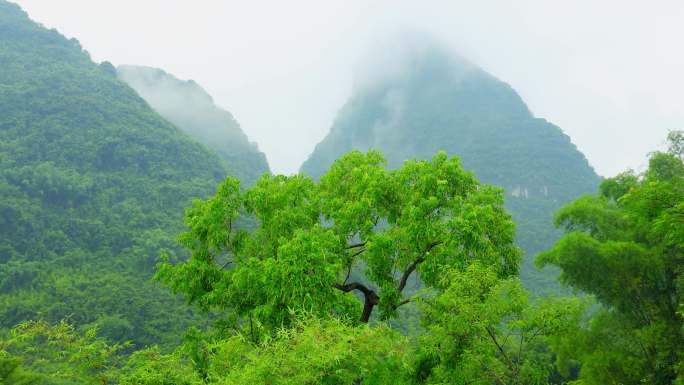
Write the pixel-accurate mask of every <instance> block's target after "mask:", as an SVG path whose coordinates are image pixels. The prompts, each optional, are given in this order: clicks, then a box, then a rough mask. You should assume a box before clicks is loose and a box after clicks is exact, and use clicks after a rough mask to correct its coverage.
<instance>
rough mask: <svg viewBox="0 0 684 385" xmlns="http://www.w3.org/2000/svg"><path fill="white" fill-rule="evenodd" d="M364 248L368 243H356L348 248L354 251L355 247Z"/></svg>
mask: <svg viewBox="0 0 684 385" xmlns="http://www.w3.org/2000/svg"><path fill="white" fill-rule="evenodd" d="M363 246H366V242H360V243H354V244H352V245H349V246H347V249H353V248H355V247H363Z"/></svg>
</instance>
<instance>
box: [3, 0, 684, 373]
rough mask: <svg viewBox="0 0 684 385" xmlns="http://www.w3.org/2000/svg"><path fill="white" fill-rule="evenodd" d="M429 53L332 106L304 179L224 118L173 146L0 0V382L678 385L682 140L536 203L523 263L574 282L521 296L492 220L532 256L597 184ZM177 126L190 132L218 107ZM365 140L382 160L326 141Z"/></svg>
mask: <svg viewBox="0 0 684 385" xmlns="http://www.w3.org/2000/svg"><path fill="white" fill-rule="evenodd" d="M443 59H444V58H443V57H441V56H439V55H437V56H436V57H434V56H430V55H428V56H427V59H425V60H424V61H420V62H418V63H412V64H415V65H411V66H409V67H411V68H413V69H414V72H411V71H409V73H410V74H411V75H410V76H408V79H409V80H405V81H404V82H403V83H402V82H399V83H396V81H397V80H396V79H391V81H388V82H387V83H382V84H384V85H382V86H379V88H378V87H371V88H368V89H366V90H365V91H364V92H362V93H361V96H359V97H358V98H357V99H352V102H350V104H349V105H348V106H347V107H346V108H345V111H343V113H342V114H341V118H340V119H339V120H338V122H337V124H336V126H335V127H338V128H334V129H333V132H332V134H331V137H329V138H328V139H327V140H326V141H324V142H323V143H322V144H321V145H320V146H319V151H317V153H316V154H314V156H313V157H312V159H318V161H320V162H323V163H322V164H324V163H325V162H328V161H329V163H330V167H328V168H326V169H325V170H323V169H321V170H318V171H316V170H314V171H312V174H314V175H316V179H313V178H312V177H310V176H306V175H294V176H282V175H278V176H272V175H270V174H268V173H262V171H265V170H266V169H265V168H259V169H258V170H257V169H253V168H252V167H257V168H258V167H262V166H264V165H265V163H263V162H261V161H263V155H262V154H260V153H258V152H257V151H256V149H255V148H254V147H250V145H249V143H248V142H247V141H246V138H245V137H244V135H242V133H241V131H239V128H238V127H237V126H233V128H231V129H228V128H226V131H225V133H226V135H227V136H226V137H225V138H228V137H230V135H236V136H234V137H233V138H234V139H235V141H234V142H232V145H235V146H237V147H230V146H223V144H221V145H219V146H218V147H212V148H211V149H210V148H207V147H204V146H203V145H201V144H199V143H196V142H194V141H193V139H192V138H191V137H189V136H186V134H185V133H183V132H181V131H179V130H178V129H177V128H176V127H175V126H173V125H172V124H171V123H169V122H167V121H165V120H164V119H163V118H162V117H161V116H160V115H158V114H157V113H156V112H154V111H153V110H152V109H151V108H150V106H149V105H148V104H147V103H146V102H145V101H144V100H143V99H141V98H140V97H139V96H138V95H137V94H136V93H135V92H134V90H133V89H131V88H129V87H128V86H127V85H126V84H124V83H122V82H121V81H120V80H119V78H118V76H117V73H116V71H115V70H114V68H113V67H112V66H111V65H110V64H108V63H103V64H100V65H96V64H94V63H92V61H91V60H90V58H89V57H88V55H87V53H85V52H84V51H83V50H82V49H81V47H80V46H79V45H78V43H77V42H76V41H74V40H66V39H65V38H64V37H62V36H61V35H59V34H58V33H57V32H56V31H49V30H46V29H45V28H43V27H41V26H39V25H37V24H35V23H33V22H31V21H30V20H29V19H28V18H27V16H26V14H25V13H23V12H22V11H21V10H20V9H19V8H18V7H17V6H15V5H13V4H10V3H7V2H5V1H3V0H0V64H1V65H2V68H3V71H2V72H0V241H1V242H0V384H1V385H80V384H106V385H109V384H120V385H170V384H174V385H176V384H181V385H213V384H216V385H229V384H230V385H232V384H235V385H238V384H240V385H243V384H270V385H301V384H325V385H361V384H363V385H385V384H398V385H438V384H439V385H550V384H558V385H560V384H568V385H570V384H572V385H606V384H608V385H638V384H654V385H682V384H684V365H683V364H682V362H684V323H683V318H682V317H684V298H683V297H684V275H683V274H682V273H683V272H684V133H683V132H680V131H673V132H671V133H670V135H669V136H668V141H669V144H670V146H669V149H668V151H667V152H654V153H652V154H651V155H650V159H649V167H648V169H647V170H646V171H645V172H643V173H640V174H637V173H635V172H632V171H628V172H625V173H623V174H620V175H618V176H616V177H614V178H610V179H606V180H604V181H603V182H602V183H601V184H600V186H599V189H598V194H596V195H585V196H582V197H579V198H577V199H575V200H574V201H573V202H571V203H569V204H567V205H565V206H564V207H562V208H561V209H560V210H558V211H557V213H556V219H555V223H556V225H557V226H558V227H559V228H560V230H559V233H564V234H563V235H562V236H561V237H560V239H558V240H557V242H555V245H554V246H549V248H548V249H547V250H546V251H544V252H542V253H540V254H539V255H538V257H537V264H538V265H539V266H549V265H550V266H553V267H555V268H556V269H558V271H559V272H560V281H561V282H562V283H563V284H566V285H567V286H569V288H572V289H574V290H576V294H577V295H575V296H567V297H561V298H559V297H552V296H550V297H543V296H539V295H538V294H539V291H540V286H539V285H540V284H541V283H543V282H541V281H535V280H534V277H533V276H531V275H529V274H528V275H527V276H526V277H523V278H525V279H526V280H527V281H524V282H523V281H522V280H521V279H520V278H519V274H518V273H519V268H520V264H521V259H522V250H521V249H520V248H518V246H516V223H515V221H514V220H515V219H516V218H518V219H520V227H522V232H521V233H520V234H519V235H518V238H517V241H518V242H519V244H520V245H523V246H525V247H526V248H527V250H528V252H529V251H530V250H537V249H540V248H541V247H542V246H543V245H545V244H547V243H549V242H551V240H552V239H553V238H554V237H555V233H554V232H553V231H552V230H548V229H547V228H546V227H545V226H546V215H547V214H548V213H549V212H550V210H552V209H555V208H556V207H557V206H558V205H560V203H561V202H563V201H567V200H571V199H574V197H576V196H578V195H580V194H581V193H582V192H583V191H585V189H588V188H589V187H590V186H591V185H593V184H596V182H597V177H596V176H595V174H594V173H593V171H592V170H591V169H590V168H589V167H588V165H587V164H586V161H585V160H584V158H583V157H582V156H581V155H580V154H579V153H578V152H577V151H576V150H575V149H574V148H573V147H572V145H571V144H570V143H569V141H568V140H567V138H566V137H564V136H563V135H562V134H561V133H560V131H559V130H558V129H557V128H555V127H553V126H550V125H548V124H547V123H545V122H542V121H540V120H538V119H534V118H533V117H532V116H531V115H530V114H529V112H528V111H527V109H526V107H525V106H524V104H522V102H521V101H520V100H519V98H518V97H517V95H515V93H514V92H513V91H512V90H511V89H510V88H508V87H506V86H505V85H502V84H501V83H500V82H498V81H496V80H495V79H493V78H491V77H489V76H488V75H486V74H484V73H483V72H481V71H480V70H477V69H473V68H471V67H469V66H468V65H466V64H464V63H460V65H461V67H458V68H460V69H461V70H460V72H459V71H455V72H451V75H450V76H453V77H454V79H452V80H453V81H451V82H449V81H443V80H444V79H445V78H444V77H443V76H442V75H444V72H445V71H451V70H452V69H453V68H454V66H453V65H454V62H452V61H449V60H446V61H445V60H443ZM136 71H138V70H136ZM146 71H147V70H144V71H142V72H146ZM154 73H155V74H157V75H159V76H161V79H157V80H155V82H156V81H159V82H161V83H164V84H166V83H165V82H168V84H167V85H168V86H169V87H171V88H173V87H176V86H179V87H180V85H179V84H176V83H177V81H176V80H175V79H172V78H167V75H165V74H161V75H160V74H159V73H158V72H154ZM430 74H431V75H430ZM428 75H430V76H434V78H431V77H430V76H428ZM155 76H156V75H155ZM155 82H153V83H152V84H151V85H150V87H152V88H156V87H161V88H162V89H164V87H166V85H160V84H157V83H155ZM184 84H185V83H184ZM397 84H399V85H400V86H398V88H397V86H396V85H397ZM423 84H426V85H428V86H429V87H423V86H422V85H423ZM185 85H186V86H189V87H190V91H188V92H190V93H192V92H196V93H198V95H199V96H200V99H201V100H203V102H202V103H200V104H202V105H204V106H205V107H206V108H208V110H212V111H214V112H217V111H215V106H213V104H211V103H209V102H210V99H209V100H208V101H207V99H206V97H205V96H206V95H205V94H204V93H203V92H201V89H199V88H197V87H196V86H195V85H193V84H185ZM150 92H151V91H150ZM183 95H185V96H187V95H186V94H184V93H182V92H180V91H178V93H177V94H176V95H174V97H183ZM203 98H204V99H203ZM440 98H443V100H444V105H445V106H459V107H462V106H465V108H462V109H461V108H456V109H453V111H452V110H451V109H442V107H440V106H435V105H434V104H432V102H434V100H441V99H440ZM414 99H415V100H414ZM412 100H413V101H412ZM408 101H412V102H411V103H407V102H408ZM414 102H415V103H418V104H415V103H414ZM420 103H423V104H420ZM409 106H411V108H408V107H409ZM160 110H161V109H160ZM390 110H391V111H390ZM413 110H415V111H417V112H412V111H413ZM444 111H447V112H444ZM160 112H161V111H160ZM452 112H453V114H452V115H449V114H451V113H452ZM217 114H218V115H217V116H221V117H224V118H225V117H226V116H228V117H229V115H225V114H222V113H219V112H217ZM383 114H384V115H383ZM186 117H187V118H188V119H190V120H192V119H195V118H192V119H191V117H192V114H189V115H188V116H186ZM179 119H180V118H179ZM196 119H197V120H192V121H193V122H195V123H192V124H188V126H185V127H184V129H185V130H187V131H188V132H189V133H190V134H192V135H198V136H199V139H198V140H200V141H202V135H210V134H211V133H215V132H224V131H221V130H223V129H224V128H225V127H224V126H223V125H222V124H224V123H227V122H232V120H226V121H222V122H223V123H221V124H218V123H217V125H216V126H211V127H208V128H207V130H208V131H205V132H203V133H199V131H194V130H201V129H202V127H203V125H202V124H203V123H201V122H202V119H200V118H199V117H197V118H196ZM454 119H456V120H454ZM458 119H461V120H460V122H461V123H459V124H455V125H452V123H454V122H456V121H459V120H458ZM364 122H366V123H364ZM368 122H374V123H373V125H372V129H373V131H374V133H373V135H374V136H369V132H368V131H367V128H368V127H369V126H368V125H367V124H368ZM179 124H180V123H179ZM193 124H196V126H194V125H193ZM441 126H443V127H445V128H443V129H442V130H441V131H440V130H437V129H436V127H441ZM222 127H223V128H222ZM417 127H422V128H424V129H425V130H430V131H425V132H424V133H422V134H421V136H420V137H421V138H425V139H423V141H422V142H420V141H410V139H411V138H412V135H415V132H414V131H412V130H415V129H416V128H417ZM352 129H354V130H356V129H358V130H359V131H358V132H356V133H355V134H354V135H355V136H354V135H352V140H351V141H350V142H344V140H346V139H345V138H347V139H348V138H349V137H348V136H347V135H348V133H349V132H350V130H352ZM388 129H389V130H391V131H392V135H386V134H387V133H388V131H387V130H388ZM452 129H453V131H456V132H457V133H458V137H456V136H455V135H454V132H452V131H450V130H452ZM230 130H233V131H230ZM235 130H237V131H235ZM378 130H380V131H378ZM382 130H385V131H384V132H383V131H382ZM469 130H470V131H469ZM431 132H435V133H438V135H436V136H435V138H437V139H434V138H433V139H431V135H432V134H431ZM380 134H382V135H380ZM240 135H242V136H240ZM383 135H384V136H383ZM440 135H441V136H440ZM236 138H241V139H236ZM464 138H465V139H464ZM206 139H207V138H206V137H204V140H206ZM380 139H381V140H380ZM433 140H435V142H432V141H433ZM487 141H489V142H490V143H491V148H490V147H488V146H487V143H488V142H487ZM340 143H341V144H340ZM345 143H346V144H345ZM378 143H380V144H382V145H383V146H387V148H388V149H389V151H390V152H389V156H388V159H387V160H386V159H385V158H384V156H383V155H382V154H381V153H380V152H379V151H377V150H372V149H370V150H368V151H366V152H360V151H350V152H347V149H346V147H349V148H353V147H370V146H375V145H377V144H378ZM409 143H410V144H411V146H409V145H408V144H409ZM437 143H440V146H441V145H448V146H447V147H449V148H450V149H451V150H452V151H456V150H458V151H462V152H463V153H464V154H465V155H464V156H466V157H465V158H464V161H463V162H464V164H465V166H463V165H462V164H461V160H460V159H459V158H457V157H450V156H449V155H447V153H446V152H444V151H439V152H436V154H435V153H434V152H435V151H434V150H431V148H433V147H435V146H436V145H437ZM459 146H461V147H459ZM554 146H555V147H554ZM237 148H242V150H238V149H237ZM232 149H235V152H234V153H233V152H231V151H232ZM454 149H455V150H454ZM213 150H215V151H216V152H218V154H217V153H215V152H213ZM243 150H244V151H246V152H245V153H241V152H239V151H243ZM337 151H342V152H346V153H344V154H342V153H340V154H339V157H337V156H335V158H332V155H331V154H334V153H336V152H337ZM431 151H432V152H431ZM239 154H246V155H245V158H244V159H243V160H244V163H240V162H239V161H231V159H232V158H231V157H235V159H238V158H239V156H238V155H239ZM406 154H410V155H411V156H410V157H413V158H417V159H421V158H422V159H429V160H415V159H414V160H408V161H404V160H403V159H404V158H406V157H407V155H406ZM476 155H477V156H476ZM316 157H320V158H316ZM325 157H330V158H325ZM312 162H313V161H311V160H310V161H309V162H308V163H307V164H306V165H305V168H307V167H308V168H314V163H312ZM469 168H474V169H476V170H477V171H478V173H479V174H478V175H481V176H482V177H483V178H484V179H485V180H499V181H501V184H503V185H504V187H506V188H507V190H504V189H501V188H499V187H495V186H492V185H488V184H484V183H481V182H480V181H479V180H478V179H477V178H476V176H475V174H474V173H472V172H469V171H466V170H468V169H469ZM561 171H562V172H561ZM255 172H259V173H262V175H261V176H260V177H259V178H257V177H256V174H255ZM230 174H233V175H240V176H243V177H244V178H245V179H246V180H245V181H241V180H239V179H238V178H236V177H233V176H228V175H230ZM540 186H541V187H543V188H540ZM504 191H508V193H504ZM212 194H213V195H212ZM505 201H506V202H505ZM504 203H506V205H507V206H508V207H509V208H511V209H512V211H513V213H514V215H510V214H509V213H508V212H507V210H506V208H505V204H504ZM183 209H185V217H184V218H185V226H183V220H182V219H183V214H182V213H183ZM534 232H537V234H534ZM179 234H180V235H179ZM533 235H534V237H533ZM160 257H161V258H160ZM522 266H523V272H524V271H525V270H524V269H525V268H526V266H528V265H525V264H523V265H522ZM153 276H154V277H155V278H156V279H155V280H152V279H151V278H152V277H153ZM523 283H525V285H523ZM524 286H532V287H534V288H535V291H528V289H526V288H525V287H524ZM180 297H182V298H180ZM182 299H185V301H186V302H187V304H183V303H182ZM188 304H190V305H192V306H189V305H188Z"/></svg>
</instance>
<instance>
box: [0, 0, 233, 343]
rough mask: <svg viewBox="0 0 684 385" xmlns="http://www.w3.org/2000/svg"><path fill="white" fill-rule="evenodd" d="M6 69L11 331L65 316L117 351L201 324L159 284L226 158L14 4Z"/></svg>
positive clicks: (1, 29) (0, 298) (5, 37)
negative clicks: (162, 267)
mask: <svg viewBox="0 0 684 385" xmlns="http://www.w3.org/2000/svg"><path fill="white" fill-rule="evenodd" d="M0 67H2V71H0V328H2V327H12V326H14V325H16V324H18V323H19V322H21V321H24V320H27V319H44V320H46V321H50V322H58V321H60V320H62V319H67V318H68V319H69V322H71V323H74V324H76V325H77V326H79V327H80V326H83V325H88V324H91V325H92V324H96V325H98V326H99V327H100V330H101V331H102V335H104V336H107V337H108V338H111V339H112V340H115V341H121V342H122V341H126V340H132V341H133V342H134V343H136V344H140V345H144V344H152V343H155V344H156V343H160V344H162V345H163V344H166V343H170V342H171V341H173V340H177V339H178V338H179V336H180V335H181V334H182V331H183V330H185V328H186V327H187V326H188V325H189V324H190V320H191V319H193V320H194V318H192V317H194V316H193V315H192V314H191V312H190V311H189V310H188V308H187V307H185V306H183V305H182V303H181V301H179V300H178V299H177V298H175V297H174V296H173V295H171V294H170V293H169V292H168V290H166V289H165V288H161V287H159V285H157V284H156V283H154V282H152V281H150V278H151V276H152V274H153V271H154V265H155V263H156V261H157V259H158V258H159V256H160V254H161V253H162V251H165V252H166V253H169V255H170V257H171V258H174V255H175V253H176V252H177V251H178V246H177V243H176V241H175V239H176V236H177V234H178V233H179V232H180V231H182V230H183V210H184V208H186V207H188V206H190V205H191V202H192V200H193V198H197V197H206V196H208V195H210V194H212V193H213V192H214V191H215V186H216V184H217V182H218V181H220V180H221V179H223V178H224V177H225V175H226V174H227V173H228V171H227V170H226V168H225V167H224V165H223V162H222V161H221V159H220V158H219V156H218V155H216V154H215V153H214V152H213V151H211V150H210V149H208V148H207V147H205V146H203V145H202V144H200V143H198V142H197V141H195V140H194V139H192V138H191V137H190V136H188V135H186V134H185V133H183V132H181V131H180V130H179V129H178V128H176V127H175V126H174V125H173V124H171V123H169V122H168V121H166V120H165V119H163V118H162V117H161V116H159V114H157V113H156V112H154V111H153V110H152V109H151V108H150V107H149V105H148V104H147V103H146V102H145V101H144V100H143V99H142V98H140V97H139V96H138V95H137V94H136V93H135V91H134V90H133V89H131V88H130V87H129V86H127V85H126V84H125V83H123V82H121V81H120V80H119V79H118V78H117V75H116V70H115V69H114V67H113V66H112V65H111V64H109V63H107V62H105V63H102V64H96V63H93V62H92V60H91V59H90V57H89V55H88V53H87V52H85V51H84V50H83V48H82V47H81V46H80V44H79V43H78V41H76V40H75V39H66V38H65V37H64V36H62V35H60V34H59V33H58V32H57V31H55V30H48V29H46V28H44V27H42V26H41V25H39V24H37V23H34V22H33V21H31V20H30V19H29V18H28V16H27V15H26V13H24V12H23V11H22V10H21V9H20V8H19V7H18V6H16V5H14V4H12V3H9V2H6V1H4V0H0ZM193 323H194V321H193ZM0 332H1V331H0Z"/></svg>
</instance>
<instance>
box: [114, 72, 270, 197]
mask: <svg viewBox="0 0 684 385" xmlns="http://www.w3.org/2000/svg"><path fill="white" fill-rule="evenodd" d="M117 72H118V75H119V78H120V79H121V80H123V81H124V82H126V83H128V85H130V86H131V87H132V88H133V89H134V90H136V92H138V94H139V95H140V96H142V97H143V99H145V100H146V101H147V102H148V103H149V104H150V106H151V107H152V108H154V109H155V111H157V112H158V113H159V114H160V115H162V116H163V117H164V118H165V119H167V120H168V121H170V122H171V123H173V124H175V125H176V126H177V127H178V128H180V129H181V130H183V131H185V132H186V133H187V134H189V135H190V136H192V137H193V138H195V139H197V140H198V141H199V142H200V143H203V144H204V145H206V146H207V147H209V148H211V149H213V150H215V151H216V152H217V153H218V154H219V155H220V156H221V158H223V159H224V160H225V161H226V163H227V165H228V170H229V172H230V174H231V175H233V176H235V177H238V178H239V179H240V180H241V181H243V182H245V183H246V184H252V183H254V182H255V181H256V179H257V178H258V177H260V176H261V174H263V173H264V172H268V171H269V168H268V163H267V162H266V156H265V155H264V154H263V153H262V152H259V149H258V148H257V146H256V144H254V143H250V142H249V140H248V139H247V136H246V135H245V133H244V132H243V131H242V129H241V128H240V125H239V124H238V122H237V121H236V120H235V118H233V115H231V114H230V112H228V111H225V110H223V109H221V108H219V107H217V106H216V105H215V104H214V100H213V99H212V97H211V96H210V95H209V94H208V93H207V92H206V91H205V90H204V89H203V88H202V87H200V86H199V85H198V84H197V83H195V82H194V81H192V80H189V81H183V80H179V79H177V78H175V77H174V76H172V75H170V74H168V73H166V72H164V71H162V70H160V69H156V68H150V67H141V66H130V65H125V66H119V67H118V68H117Z"/></svg>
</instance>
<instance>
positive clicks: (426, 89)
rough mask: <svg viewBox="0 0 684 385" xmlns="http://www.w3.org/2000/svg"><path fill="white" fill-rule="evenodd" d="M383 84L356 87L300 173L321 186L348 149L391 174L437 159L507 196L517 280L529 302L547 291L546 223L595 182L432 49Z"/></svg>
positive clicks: (582, 161)
mask: <svg viewBox="0 0 684 385" xmlns="http://www.w3.org/2000/svg"><path fill="white" fill-rule="evenodd" d="M398 61H399V62H400V63H402V64H401V65H400V66H399V67H398V68H397V66H396V65H395V66H394V67H395V68H394V69H395V70H393V71H389V72H390V74H388V75H383V76H377V77H375V78H374V79H372V80H370V81H367V82H364V83H362V84H361V85H360V86H357V87H356V89H355V90H354V92H353V93H352V96H351V98H350V99H349V100H348V101H347V103H346V104H345V105H344V106H343V107H342V109H341V110H340V111H339V113H338V116H337V118H336V119H335V121H334V123H333V126H332V128H331V129H330V132H329V134H328V135H327V137H325V139H324V140H323V141H322V142H320V143H319V144H318V145H317V146H316V148H315V150H314V151H313V153H312V154H311V155H310V156H309V158H308V160H307V161H306V162H304V164H303V165H302V167H301V171H302V172H303V173H306V174H310V175H312V176H314V177H318V176H320V175H321V174H322V173H323V172H324V171H325V170H326V169H327V168H328V167H329V166H330V164H331V163H332V161H333V160H334V159H336V158H337V157H339V156H340V155H342V154H344V153H346V152H347V151H350V150H352V149H358V150H366V149H369V148H376V149H379V150H380V151H382V153H383V154H384V155H385V156H386V158H387V160H388V163H389V165H390V166H391V167H397V166H399V165H400V164H401V163H402V162H403V161H404V160H406V159H411V158H419V159H426V158H430V157H431V156H432V155H434V153H435V152H437V151H439V150H445V151H446V152H447V153H448V154H449V155H456V156H459V157H460V158H461V160H462V163H463V165H464V167H465V168H466V169H469V170H472V171H474V172H475V173H476V174H477V177H478V178H479V179H480V180H481V181H483V182H485V183H489V184H495V185H498V186H501V187H503V188H504V189H505V190H506V201H507V206H508V208H509V210H510V211H511V212H512V214H513V216H514V218H515V219H516V221H517V223H518V241H519V244H520V246H521V247H522V248H523V249H525V250H526V251H527V256H526V258H525V260H524V263H523V266H522V269H521V275H522V277H523V281H524V282H525V283H526V285H527V286H528V287H530V288H531V289H533V290H536V291H537V292H545V291H548V290H556V287H555V286H554V285H555V283H554V282H555V281H554V275H555V274H554V272H552V271H544V272H538V271H536V270H535V269H534V267H533V265H532V261H533V256H534V254H536V253H538V252H539V251H541V250H543V249H545V248H547V247H550V246H551V245H552V244H553V241H554V240H555V239H556V237H557V236H558V234H557V233H556V231H555V229H554V227H553V225H552V220H553V215H554V212H555V210H557V209H558V208H559V207H560V206H561V205H563V204H564V203H566V202H568V201H570V200H572V199H574V198H576V197H578V196H579V195H582V194H584V193H591V192H594V191H595V190H596V187H597V185H598V183H599V181H600V178H599V177H598V176H597V175H596V173H595V172H594V170H593V169H592V168H591V166H590V165H589V163H588V162H587V160H586V158H585V157H584V156H583V154H582V153H580V152H579V151H578V150H577V148H576V147H575V146H574V145H573V144H572V143H571V141H570V138H569V137H568V136H567V135H565V134H564V133H563V132H562V131H561V129H560V128H558V127H557V126H555V125H553V124H551V123H549V122H547V121H546V120H544V119H540V118H536V117H534V116H533V115H532V114H531V112H530V110H529V109H528V107H527V106H526V105H525V103H524V102H523V100H522V99H521V98H520V96H519V95H518V94H517V93H516V92H515V90H513V89H512V88H511V87H510V86H509V85H508V84H506V83H504V82H502V81H500V80H498V79H496V78H495V77H493V76H491V75H489V74H487V73H486V72H484V71H483V70H481V69H479V68H477V67H475V66H473V65H472V64H470V63H468V62H466V61H465V60H463V59H460V58H454V57H451V56H449V55H448V54H446V53H445V52H443V51H441V50H439V49H425V50H417V51H409V52H408V53H405V54H404V55H403V56H402V57H401V58H400V59H399V60H398Z"/></svg>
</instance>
